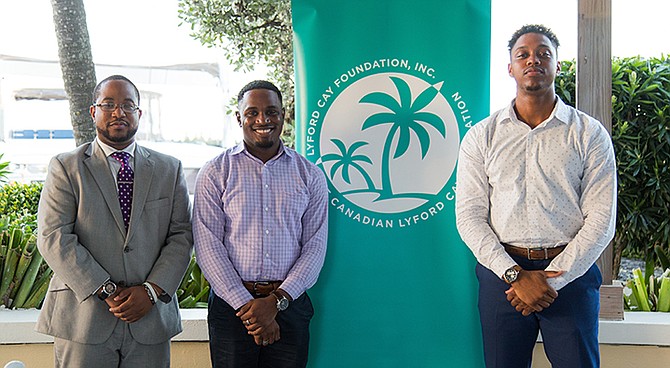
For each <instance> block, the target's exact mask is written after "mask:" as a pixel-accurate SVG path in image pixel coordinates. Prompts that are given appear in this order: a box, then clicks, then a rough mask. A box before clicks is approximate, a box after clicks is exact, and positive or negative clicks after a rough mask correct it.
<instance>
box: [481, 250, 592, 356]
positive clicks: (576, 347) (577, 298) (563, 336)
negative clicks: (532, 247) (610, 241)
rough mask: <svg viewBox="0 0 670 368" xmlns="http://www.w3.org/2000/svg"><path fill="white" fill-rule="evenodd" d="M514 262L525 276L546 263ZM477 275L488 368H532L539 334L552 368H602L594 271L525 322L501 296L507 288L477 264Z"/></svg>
mask: <svg viewBox="0 0 670 368" xmlns="http://www.w3.org/2000/svg"><path fill="white" fill-rule="evenodd" d="M512 258H513V259H514V260H515V261H516V262H517V263H518V264H519V265H520V266H521V267H523V268H524V269H527V270H543V269H545V268H546V267H547V266H548V265H549V263H550V261H529V260H527V259H524V258H523V257H515V256H512ZM476 272H477V278H478V279H479V314H480V318H481V324H482V334H483V338H484V358H485V361H486V366H487V367H488V368H493V367H497V368H524V367H528V368H530V367H531V359H532V353H533V348H534V346H535V342H536V340H537V336H538V331H541V332H542V341H543V343H544V350H545V352H546V354H547V358H548V359H549V361H550V362H551V365H552V367H554V368H580V367H581V368H587V367H599V366H600V353H599V350H598V311H599V309H600V292H599V289H600V284H601V282H602V277H601V275H600V271H599V270H598V267H597V266H596V265H593V266H591V268H590V269H589V270H588V271H587V272H586V273H585V274H584V275H582V276H581V277H579V278H577V279H576V280H574V281H573V282H571V283H570V284H568V285H566V286H565V287H563V288H562V289H560V290H558V298H556V300H554V303H552V304H551V305H550V306H549V308H546V309H545V310H543V311H542V312H539V313H533V314H531V315H530V316H527V317H524V316H523V315H522V314H521V313H519V312H517V311H516V310H515V309H514V307H512V306H511V305H510V303H509V301H507V299H506V295H505V290H507V289H508V288H509V285H507V284H506V283H505V282H504V281H502V280H501V279H500V278H499V277H498V276H496V275H495V274H494V273H493V272H491V270H489V269H487V268H485V267H484V266H482V265H481V264H477V267H476Z"/></svg>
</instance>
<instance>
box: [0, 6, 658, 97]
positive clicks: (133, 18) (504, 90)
mask: <svg viewBox="0 0 670 368" xmlns="http://www.w3.org/2000/svg"><path fill="white" fill-rule="evenodd" d="M611 1H612V55H613V56H621V57H623V56H634V55H642V56H661V55H662V54H667V53H668V51H669V50H670V37H667V31H666V30H665V29H664V26H665V25H666V24H667V19H666V18H667V14H670V2H669V1H667V0H636V1H634V2H633V1H629V0H611ZM84 5H85V7H86V15H87V24H88V30H89V36H90V39H91V45H92V46H91V47H92V53H93V60H94V62H95V63H103V64H121V65H124V64H125V65H152V66H161V65H172V64H179V63H196V62H218V61H223V60H224V58H223V52H222V51H221V50H220V49H211V48H207V47H204V46H202V45H201V44H200V42H199V41H196V40H194V39H193V38H191V37H190V36H189V32H190V29H189V27H188V26H187V25H182V26H179V23H180V20H179V18H178V16H177V9H178V5H177V0H115V1H113V2H107V1H99V0H84ZM491 8H492V24H491V27H492V29H493V30H494V31H493V32H492V37H491V45H492V46H491V64H490V70H491V91H492V92H491V108H492V110H495V109H498V108H500V107H502V106H504V105H506V104H507V103H508V102H509V101H510V100H511V98H513V97H514V90H515V87H514V81H513V80H512V79H511V78H510V77H509V76H508V74H507V64H508V62H509V54H508V51H507V40H508V39H509V37H510V36H511V34H512V33H513V32H514V31H515V30H516V29H517V28H519V27H520V26H521V25H523V24H528V23H542V24H545V25H546V26H548V27H550V28H552V29H553V30H554V32H555V33H556V34H557V35H558V38H559V40H560V41H561V47H560V48H559V59H561V60H565V59H573V58H575V57H576V53H577V52H576V48H577V0H564V1H557V0H534V1H528V0H492V6H491ZM121 40H131V42H123V45H124V46H123V47H121V44H122V43H121ZM106 42H116V43H115V44H114V45H115V47H108V46H103V45H104V44H105V43H106ZM0 54H5V55H14V56H24V57H31V58H38V59H47V60H57V59H58V48H57V42H56V37H55V34H54V27H53V18H52V9H51V4H50V1H48V0H21V1H14V0H0ZM231 70H232V69H231ZM260 76H262V75H260ZM246 80H248V77H247V76H241V77H240V79H239V82H238V83H239V87H241V86H242V85H243V83H244V81H246ZM232 88H233V89H236V88H237V89H239V88H238V87H237V86H233V87H232Z"/></svg>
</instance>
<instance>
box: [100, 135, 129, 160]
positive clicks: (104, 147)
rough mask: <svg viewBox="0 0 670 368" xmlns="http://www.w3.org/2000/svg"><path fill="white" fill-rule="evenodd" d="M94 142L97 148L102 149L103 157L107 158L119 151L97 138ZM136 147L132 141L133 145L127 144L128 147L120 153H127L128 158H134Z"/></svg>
mask: <svg viewBox="0 0 670 368" xmlns="http://www.w3.org/2000/svg"><path fill="white" fill-rule="evenodd" d="M95 141H96V142H98V146H100V148H101V149H102V152H104V153H105V157H109V156H110V155H111V154H112V153H114V152H118V151H119V150H117V149H116V148H114V147H112V146H110V145H107V144H105V143H103V142H101V141H100V140H99V139H98V137H96V138H95ZM136 145H137V143H136V142H135V141H133V143H131V144H129V145H128V147H126V148H124V149H122V150H121V151H122V152H128V154H130V157H135V146H136Z"/></svg>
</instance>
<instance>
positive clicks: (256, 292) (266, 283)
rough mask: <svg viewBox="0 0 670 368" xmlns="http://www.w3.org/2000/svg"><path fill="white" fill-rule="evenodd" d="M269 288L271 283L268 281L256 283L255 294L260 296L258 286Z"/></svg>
mask: <svg viewBox="0 0 670 368" xmlns="http://www.w3.org/2000/svg"><path fill="white" fill-rule="evenodd" d="M258 285H260V286H268V285H270V283H269V282H268V281H254V287H253V288H254V294H255V295H258V289H256V286H258Z"/></svg>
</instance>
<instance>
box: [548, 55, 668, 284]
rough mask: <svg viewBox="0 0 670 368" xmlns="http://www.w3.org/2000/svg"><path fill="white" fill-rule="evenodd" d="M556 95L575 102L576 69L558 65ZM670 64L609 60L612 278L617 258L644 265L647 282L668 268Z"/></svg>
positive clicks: (660, 60) (658, 60) (652, 60)
mask: <svg viewBox="0 0 670 368" xmlns="http://www.w3.org/2000/svg"><path fill="white" fill-rule="evenodd" d="M561 69H562V70H561V73H560V74H559V76H558V77H557V79H556V93H557V94H558V95H559V96H560V97H561V98H562V99H563V100H564V101H565V102H566V103H568V104H570V105H573V106H574V103H575V98H574V96H575V66H574V62H572V61H562V62H561ZM669 101H670V60H669V59H668V58H667V57H662V58H650V59H644V58H641V57H631V58H614V59H613V60H612V140H613V142H614V150H615V152H616V159H617V171H618V180H619V188H618V196H619V198H618V203H617V221H616V235H615V238H614V267H613V272H614V277H616V275H617V274H618V270H619V265H620V262H621V256H622V255H627V256H634V257H640V258H643V259H644V260H645V261H646V270H645V275H646V277H647V278H648V276H649V275H651V274H652V273H653V269H654V268H655V267H662V268H667V267H670V265H668V253H669V251H668V250H669V249H670V108H669V107H668V105H669V104H668V102H669Z"/></svg>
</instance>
